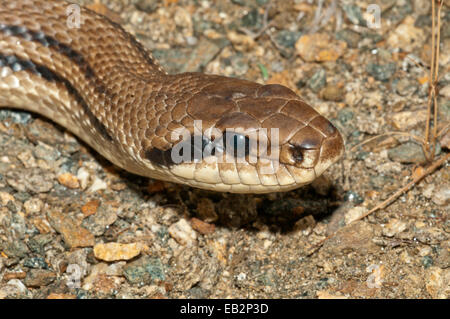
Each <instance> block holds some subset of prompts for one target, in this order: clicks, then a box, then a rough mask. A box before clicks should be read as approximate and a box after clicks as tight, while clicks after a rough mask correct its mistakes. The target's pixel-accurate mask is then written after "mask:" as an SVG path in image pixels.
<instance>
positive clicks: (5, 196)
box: [0, 192, 14, 206]
mask: <svg viewBox="0 0 450 319" xmlns="http://www.w3.org/2000/svg"><path fill="white" fill-rule="evenodd" d="M10 201H11V202H14V196H12V195H11V194H9V193H6V192H0V203H1V204H2V205H3V206H6V205H7V204H8V202H10Z"/></svg>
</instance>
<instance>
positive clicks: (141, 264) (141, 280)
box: [123, 256, 165, 285]
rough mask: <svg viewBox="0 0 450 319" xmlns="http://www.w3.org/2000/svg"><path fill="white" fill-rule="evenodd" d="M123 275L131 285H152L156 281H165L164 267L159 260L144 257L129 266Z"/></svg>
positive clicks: (125, 268) (124, 269)
mask: <svg viewBox="0 0 450 319" xmlns="http://www.w3.org/2000/svg"><path fill="white" fill-rule="evenodd" d="M123 275H124V276H125V278H126V279H127V280H128V282H130V283H131V284H141V285H143V284H147V285H148V284H151V283H152V282H154V281H162V280H165V274H164V266H163V264H162V263H161V261H160V260H159V258H151V257H149V256H143V257H141V258H139V259H138V260H135V261H133V262H131V263H129V264H127V265H126V266H125V267H124V268H123Z"/></svg>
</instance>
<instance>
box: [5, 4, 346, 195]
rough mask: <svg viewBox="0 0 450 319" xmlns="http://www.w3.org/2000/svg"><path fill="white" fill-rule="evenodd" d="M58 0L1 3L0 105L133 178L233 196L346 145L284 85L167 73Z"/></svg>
mask: <svg viewBox="0 0 450 319" xmlns="http://www.w3.org/2000/svg"><path fill="white" fill-rule="evenodd" d="M69 5H70V4H69V3H67V2H65V1H57V0H2V1H0V107H12V108H20V109H25V110H28V111H32V112H35V113H39V114H41V115H43V116H45V117H48V118H50V119H51V120H53V121H54V122H56V123H58V124H60V125H61V126H63V127H65V128H66V129H68V130H69V131H71V132H72V133H73V134H75V135H76V136H78V137H79V138H80V139H82V140H83V141H85V142H86V143H87V144H88V145H90V146H91V147H92V148H93V149H95V150H96V151H97V152H99V153H100V154H101V155H103V156H104V157H105V158H107V159H108V160H109V161H111V162H112V163H114V164H115V165H117V166H119V167H121V168H123V169H125V170H127V171H130V172H132V173H134V174H138V175H142V176H147V177H151V178H155V179H160V180H165V181H170V182H176V183H182V184H186V185H190V186H193V187H198V188H203V189H209V190H215V191H222V192H233V193H268V192H279V191H288V190H291V189H295V188H297V187H299V186H302V185H304V184H307V183H310V182H312V181H313V180H314V179H315V178H317V177H318V176H319V175H320V174H322V172H323V171H324V170H326V169H327V168H328V167H329V166H330V165H331V164H333V163H334V162H336V161H337V160H338V159H339V158H340V156H341V155H342V153H343V151H344V143H343V139H342V137H341V135H340V134H339V132H338V130H337V129H336V128H335V127H334V126H333V125H332V124H331V123H330V122H329V121H328V120H327V119H325V118H324V117H323V116H321V115H320V114H319V113H318V112H316V111H315V110H314V109H313V108H312V107H311V106H309V105H308V104H307V103H306V102H305V101H303V99H302V98H300V97H299V96H298V95H297V94H295V93H294V92H293V91H291V90H290V89H288V88H286V87H284V86H281V85H275V84H271V85H263V84H258V83H254V82H250V81H246V80H241V79H236V78H229V77H223V76H218V75H207V74H203V73H182V74H167V73H166V72H165V71H164V70H163V69H162V67H161V66H160V65H159V64H158V62H157V61H156V60H155V59H154V58H153V57H152V55H151V54H150V52H148V51H147V50H146V49H145V48H144V47H143V46H142V45H141V44H140V43H139V42H138V41H137V40H135V38H134V37H133V36H131V35H130V34H129V33H127V32H126V31H125V30H124V29H123V28H122V27H120V26H119V25H118V24H116V23H114V22H112V21H110V20H109V19H107V18H105V17H103V16H101V15H99V14H97V13H95V12H93V11H90V10H88V9H86V8H81V9H80V25H79V27H70V26H69V25H68V23H67V22H68V13H67V12H68V6H69Z"/></svg>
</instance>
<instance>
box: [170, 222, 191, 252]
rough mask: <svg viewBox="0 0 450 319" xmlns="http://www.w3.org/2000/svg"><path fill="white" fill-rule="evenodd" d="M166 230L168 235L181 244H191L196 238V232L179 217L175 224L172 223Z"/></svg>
mask: <svg viewBox="0 0 450 319" xmlns="http://www.w3.org/2000/svg"><path fill="white" fill-rule="evenodd" d="M168 231H169V235H170V236H171V237H172V238H173V239H175V240H176V241H177V242H178V243H179V244H180V245H183V246H192V245H193V244H194V243H195V241H196V240H197V233H196V232H195V231H194V230H193V229H192V227H191V225H190V224H189V223H188V222H187V221H186V219H180V220H179V221H178V222H176V223H175V224H172V225H171V226H170V227H169V229H168Z"/></svg>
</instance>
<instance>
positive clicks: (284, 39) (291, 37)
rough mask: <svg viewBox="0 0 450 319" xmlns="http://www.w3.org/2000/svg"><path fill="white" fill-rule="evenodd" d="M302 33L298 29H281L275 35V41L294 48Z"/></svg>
mask: <svg viewBox="0 0 450 319" xmlns="http://www.w3.org/2000/svg"><path fill="white" fill-rule="evenodd" d="M301 35H302V33H301V32H298V31H289V30H281V31H280V32H278V33H277V35H276V36H275V41H276V42H277V43H278V44H279V45H280V46H282V47H285V48H293V47H294V45H295V43H296V42H297V40H298V39H299V38H300V36H301Z"/></svg>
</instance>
